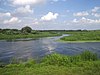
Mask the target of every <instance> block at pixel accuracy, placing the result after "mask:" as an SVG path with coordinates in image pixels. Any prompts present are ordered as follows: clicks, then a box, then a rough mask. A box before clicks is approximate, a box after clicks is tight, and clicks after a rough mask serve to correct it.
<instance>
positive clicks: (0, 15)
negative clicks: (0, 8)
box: [0, 12, 11, 17]
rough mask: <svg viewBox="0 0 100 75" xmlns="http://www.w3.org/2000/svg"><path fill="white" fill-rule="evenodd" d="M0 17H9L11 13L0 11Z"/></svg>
mask: <svg viewBox="0 0 100 75" xmlns="http://www.w3.org/2000/svg"><path fill="white" fill-rule="evenodd" d="M0 17H11V13H10V12H7V13H0Z"/></svg>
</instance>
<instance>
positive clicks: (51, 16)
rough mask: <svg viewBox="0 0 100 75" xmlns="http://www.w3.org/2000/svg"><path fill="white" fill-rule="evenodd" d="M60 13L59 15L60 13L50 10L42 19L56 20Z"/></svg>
mask: <svg viewBox="0 0 100 75" xmlns="http://www.w3.org/2000/svg"><path fill="white" fill-rule="evenodd" d="M58 15H59V14H58V13H52V12H49V13H48V14H47V15H44V16H42V17H41V20H43V21H50V20H55V19H57V17H58Z"/></svg>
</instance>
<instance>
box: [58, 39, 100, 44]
mask: <svg viewBox="0 0 100 75" xmlns="http://www.w3.org/2000/svg"><path fill="white" fill-rule="evenodd" d="M56 41H58V42H63V43H87V42H90V43H91V42H100V40H91V41H88V40H87V41H64V40H60V39H59V40H56Z"/></svg>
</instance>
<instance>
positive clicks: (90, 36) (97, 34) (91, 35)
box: [60, 30, 100, 42]
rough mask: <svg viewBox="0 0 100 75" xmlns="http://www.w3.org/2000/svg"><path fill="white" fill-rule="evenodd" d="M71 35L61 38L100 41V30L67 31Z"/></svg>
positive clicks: (78, 40)
mask: <svg viewBox="0 0 100 75" xmlns="http://www.w3.org/2000/svg"><path fill="white" fill-rule="evenodd" d="M65 34H69V36H65V37H63V38H61V39H60V41H63V42H100V30H97V31H74V32H71V31H70V32H65Z"/></svg>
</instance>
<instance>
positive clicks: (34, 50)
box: [0, 35, 100, 62]
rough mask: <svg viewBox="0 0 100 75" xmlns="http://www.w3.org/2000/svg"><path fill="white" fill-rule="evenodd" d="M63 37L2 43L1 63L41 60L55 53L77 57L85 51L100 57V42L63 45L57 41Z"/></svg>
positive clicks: (0, 47) (0, 42)
mask: <svg viewBox="0 0 100 75" xmlns="http://www.w3.org/2000/svg"><path fill="white" fill-rule="evenodd" d="M63 36H68V35H63ZM63 36H60V37H48V38H40V39H36V40H26V41H22V39H21V40H17V41H0V61H1V62H9V61H10V60H11V59H13V58H17V59H29V58H34V59H40V58H41V57H43V56H45V55H48V54H51V53H54V52H55V53H60V54H65V55H75V54H79V53H81V52H83V51H84V50H90V51H92V52H95V53H97V54H98V55H99V56H100V42H91V43H89V42H88V43H63V42H58V41H56V40H58V39H59V38H61V37H63Z"/></svg>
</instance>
